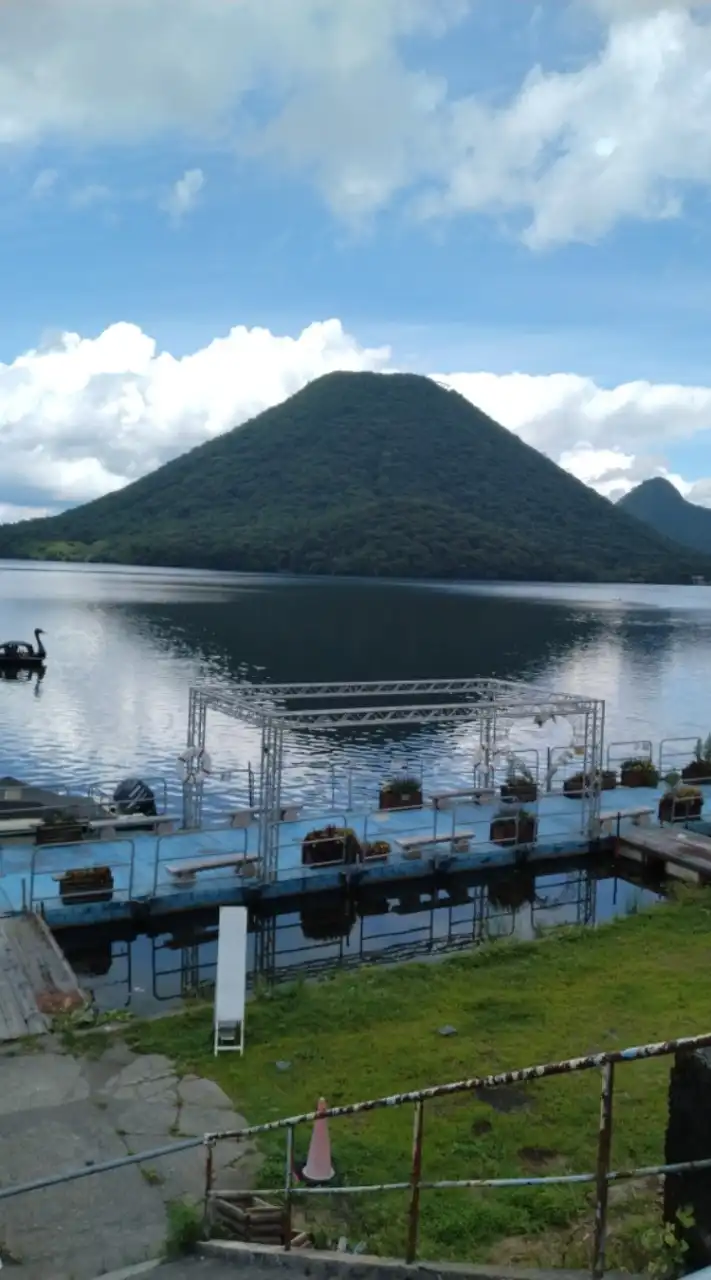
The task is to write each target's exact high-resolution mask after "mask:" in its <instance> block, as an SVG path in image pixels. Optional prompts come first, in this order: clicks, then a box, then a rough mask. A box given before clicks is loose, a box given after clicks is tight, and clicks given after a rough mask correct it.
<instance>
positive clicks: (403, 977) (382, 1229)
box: [127, 893, 711, 1269]
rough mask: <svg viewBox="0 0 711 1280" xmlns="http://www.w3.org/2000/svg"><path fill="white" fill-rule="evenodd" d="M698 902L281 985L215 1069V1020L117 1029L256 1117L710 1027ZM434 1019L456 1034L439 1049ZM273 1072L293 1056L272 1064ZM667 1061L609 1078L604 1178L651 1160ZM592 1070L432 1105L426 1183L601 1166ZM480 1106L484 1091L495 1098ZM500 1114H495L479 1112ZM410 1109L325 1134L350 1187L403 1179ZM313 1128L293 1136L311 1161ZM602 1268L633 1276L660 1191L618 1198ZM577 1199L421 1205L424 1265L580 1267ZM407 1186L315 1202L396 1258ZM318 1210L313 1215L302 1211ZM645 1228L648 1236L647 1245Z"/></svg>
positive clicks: (659, 1131) (702, 909)
mask: <svg viewBox="0 0 711 1280" xmlns="http://www.w3.org/2000/svg"><path fill="white" fill-rule="evenodd" d="M710 960H711V894H708V893H704V894H698V893H696V894H694V895H687V896H685V898H684V899H683V900H679V901H676V902H673V903H670V904H668V905H664V906H656V907H654V908H652V909H650V910H649V911H646V912H642V913H640V914H638V915H635V916H631V917H629V918H627V919H624V920H618V921H615V922H613V923H610V924H606V925H603V926H601V927H600V928H598V929H596V930H592V929H587V930H586V929H565V930H554V931H553V932H551V933H550V934H548V935H547V936H545V937H544V938H542V939H541V940H539V941H536V942H532V943H525V944H522V943H507V942H495V943H493V944H491V945H488V946H485V947H482V948H479V949H477V950H473V951H472V952H471V953H469V954H467V955H462V956H458V957H456V958H455V959H449V960H443V961H441V962H438V963H434V964H408V965H404V966H401V967H398V968H392V969H387V970H383V969H380V968H376V969H365V970H361V971H359V972H358V973H356V974H342V975H339V976H337V977H335V978H333V979H330V980H327V981H322V982H317V983H313V984H308V985H303V986H299V987H290V988H288V989H277V990H275V991H273V992H271V993H269V992H267V993H264V994H261V995H260V996H259V997H258V998H257V999H256V1000H255V1001H254V1002H253V1003H252V1004H250V1006H249V1009H248V1016H247V1049H246V1054H245V1057H244V1060H243V1061H240V1060H239V1059H238V1058H237V1057H236V1055H235V1056H233V1055H223V1056H222V1057H220V1058H219V1059H214V1058H213V1056H212V1051H211V1014H212V1010H211V1007H200V1006H196V1007H195V1008H191V1009H189V1010H188V1011H187V1012H186V1013H185V1014H180V1015H178V1016H174V1017H169V1018H165V1019H162V1020H156V1021H152V1022H146V1023H137V1024H135V1025H133V1026H130V1027H129V1028H127V1038H128V1040H129V1042H130V1043H131V1044H132V1045H133V1046H134V1047H135V1048H137V1049H140V1050H142V1051H145V1052H156V1053H165V1054H168V1055H169V1056H171V1057H172V1058H174V1059H175V1060H176V1061H177V1062H178V1063H179V1065H180V1066H181V1068H182V1069H184V1070H186V1071H187V1070H189V1071H194V1072H196V1073H198V1074H201V1075H204V1076H208V1077H212V1078H213V1079H215V1080H217V1081H218V1082H219V1083H220V1084H221V1085H222V1086H223V1088H224V1089H225V1090H226V1092H227V1093H228V1094H229V1095H230V1096H231V1097H232V1098H233V1099H234V1101H235V1103H236V1104H237V1106H238V1108H239V1110H240V1111H242V1112H243V1113H244V1114H245V1115H246V1116H247V1117H248V1119H249V1120H250V1121H251V1122H253V1123H258V1122H261V1121H265V1120H271V1119H275V1118H277V1117H279V1116H287V1115H293V1114H295V1113H298V1112H300V1111H306V1110H310V1109H312V1108H313V1107H314V1106H315V1103H316V1101H317V1099H318V1097H319V1095H321V1094H323V1095H324V1096H325V1097H326V1099H327V1101H328V1102H329V1103H330V1104H332V1105H336V1104H338V1103H345V1102H352V1101H357V1100H359V1099H362V1098H368V1097H377V1096H381V1095H384V1094H388V1093H391V1092H394V1091H400V1090H404V1089H414V1088H417V1087H421V1086H425V1085H430V1084H435V1083H441V1082H445V1081H448V1080H456V1079H458V1078H461V1077H465V1076H471V1075H475V1074H477V1075H484V1074H487V1073H489V1072H492V1071H498V1070H505V1069H511V1068H517V1067H523V1066H527V1065H532V1064H535V1063H537V1062H545V1061H550V1060H553V1059H556V1058H564V1057H569V1056H573V1055H578V1054H588V1053H593V1052H597V1051H600V1050H604V1049H611V1048H615V1047H621V1046H626V1045H631V1044H639V1043H643V1042H646V1041H650V1040H662V1039H667V1038H670V1037H673V1036H677V1035H693V1034H700V1033H702V1032H707V1031H709V1030H711V1001H710V1000H709V989H708V974H709V962H710ZM446 1024H450V1025H451V1026H453V1027H455V1028H456V1034H455V1035H450V1036H447V1037H443V1036H441V1035H440V1034H438V1029H439V1028H441V1027H443V1026H444V1025H446ZM277 1062H282V1063H283V1062H288V1063H290V1064H291V1065H290V1067H289V1069H288V1070H279V1069H278V1068H277V1066H276V1063H277ZM670 1065H671V1059H669V1058H667V1059H661V1060H658V1061H655V1062H643V1063H638V1064H631V1065H629V1064H624V1065H622V1066H620V1067H618V1068H617V1073H616V1096H615V1128H614V1140H613V1157H612V1159H613V1167H616V1168H620V1167H623V1166H631V1165H642V1164H653V1163H655V1162H660V1161H661V1160H662V1159H663V1145H664V1130H665V1124H666V1090H667V1081H668V1075H669V1068H670ZM599 1088H600V1076H599V1072H595V1071H590V1072H585V1073H581V1074H578V1075H575V1076H568V1077H561V1078H558V1079H551V1080H543V1081H538V1082H536V1083H534V1084H531V1085H528V1086H526V1087H525V1088H524V1087H521V1088H517V1089H510V1090H507V1091H506V1093H505V1095H502V1096H499V1097H493V1098H492V1100H491V1102H485V1101H483V1100H482V1099H478V1098H473V1097H471V1096H468V1095H460V1096H456V1097H453V1098H449V1099H438V1100H434V1101H431V1102H429V1103H427V1105H426V1112H425V1145H424V1162H423V1177H424V1178H426V1179H439V1178H451V1179H457V1178H472V1177H507V1176H520V1175H522V1174H525V1173H533V1174H535V1173H554V1172H584V1171H590V1170H593V1169H594V1167H595V1151H596V1140H597V1127H598V1110H599ZM490 1096H491V1095H490ZM492 1103H493V1105H492ZM412 1118H413V1115H412V1107H402V1108H393V1109H387V1110H383V1111H377V1112H374V1113H370V1114H367V1115H362V1116H358V1117H352V1118H347V1119H343V1120H335V1121H332V1122H331V1126H330V1132H331V1144H332V1150H333V1158H334V1163H335V1165H336V1168H337V1173H338V1176H339V1178H340V1180H341V1181H342V1182H343V1183H351V1184H364V1183H380V1182H388V1181H402V1180H405V1179H406V1178H407V1177H408V1175H409V1166H410V1153H411V1145H412ZM309 1136H310V1134H309V1131H308V1130H305V1129H304V1130H297V1135H296V1152H297V1155H301V1156H302V1157H303V1156H305V1154H306V1149H307V1146H308V1141H309ZM263 1149H264V1153H265V1167H264V1170H263V1174H262V1177H261V1179H260V1183H261V1185H262V1186H280V1185H282V1183H283V1152H284V1137H283V1134H280V1135H277V1136H276V1137H275V1138H272V1137H271V1136H270V1137H269V1139H268V1140H265V1142H264V1146H263ZM613 1191H614V1195H613V1202H614V1203H613V1205H612V1217H613V1232H612V1239H611V1242H610V1250H609V1252H608V1265H609V1266H611V1267H612V1266H618V1267H619V1266H627V1267H629V1268H630V1269H642V1266H643V1264H644V1262H645V1259H646V1256H647V1255H646V1254H645V1250H647V1253H649V1254H650V1255H651V1254H653V1253H654V1251H655V1249H656V1248H657V1247H658V1244H659V1240H658V1236H659V1232H658V1230H657V1229H656V1227H655V1226H654V1224H655V1222H656V1221H657V1220H658V1214H657V1203H656V1201H657V1189H656V1187H655V1186H652V1187H646V1188H642V1189H641V1190H640V1189H635V1187H629V1186H622V1185H621V1186H620V1187H619V1188H614V1189H613ZM590 1195H591V1193H590V1190H589V1188H584V1187H578V1188H575V1187H555V1186H552V1187H538V1188H535V1187H534V1188H518V1189H500V1190H488V1191H484V1192H482V1191H476V1190H471V1191H467V1190H455V1191H448V1192H427V1191H426V1192H423V1194H422V1218H421V1230H420V1249H419V1255H420V1257H422V1258H430V1259H445V1258H458V1259H460V1260H469V1261H486V1260H489V1261H499V1262H504V1261H508V1262H518V1263H529V1264H532V1265H533V1264H538V1263H544V1262H545V1263H549V1264H551V1265H555V1264H567V1265H571V1266H575V1265H584V1262H585V1260H586V1259H585V1255H586V1253H587V1251H588V1248H589V1232H590V1228H591V1225H592V1216H591V1213H590V1208H589V1206H590ZM407 1202H408V1197H407V1194H406V1193H399V1192H394V1193H390V1194H387V1195H381V1196H378V1195H359V1196H353V1197H348V1198H344V1197H339V1198H335V1197H333V1198H330V1199H327V1200H326V1201H324V1199H323V1198H321V1197H318V1198H316V1197H314V1198H312V1200H311V1201H310V1202H309V1210H310V1213H311V1215H312V1217H311V1221H314V1217H313V1215H314V1214H315V1215H316V1220H318V1221H319V1222H320V1223H321V1224H322V1226H324V1227H325V1229H326V1230H327V1231H328V1232H329V1233H330V1235H331V1236H333V1235H334V1234H335V1235H338V1234H339V1233H341V1232H343V1233H344V1234H346V1235H347V1236H348V1239H349V1240H350V1242H351V1243H355V1242H356V1241H358V1240H362V1241H364V1242H365V1243H366V1244H367V1246H368V1248H369V1250H372V1251H373V1252H379V1253H382V1254H386V1255H390V1256H399V1257H401V1256H402V1255H403V1253H404V1245H405V1239H406V1230H407V1225H406V1218H407ZM312 1206H314V1207H312ZM655 1231H656V1236H655Z"/></svg>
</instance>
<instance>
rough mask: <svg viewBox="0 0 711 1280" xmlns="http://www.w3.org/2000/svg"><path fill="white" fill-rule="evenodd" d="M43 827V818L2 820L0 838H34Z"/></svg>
mask: <svg viewBox="0 0 711 1280" xmlns="http://www.w3.org/2000/svg"><path fill="white" fill-rule="evenodd" d="M43 825H44V819H43V818H0V836H33V835H35V834H36V833H37V831H38V829H39V828H40V827H41V826H43Z"/></svg>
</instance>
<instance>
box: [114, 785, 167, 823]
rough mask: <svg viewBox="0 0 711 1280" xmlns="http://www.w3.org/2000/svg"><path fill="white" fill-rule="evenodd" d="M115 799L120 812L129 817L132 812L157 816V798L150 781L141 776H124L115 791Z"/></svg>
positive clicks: (143, 815)
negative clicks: (149, 783) (145, 780)
mask: <svg viewBox="0 0 711 1280" xmlns="http://www.w3.org/2000/svg"><path fill="white" fill-rule="evenodd" d="M113 801H114V804H115V805H116V808H117V810H118V812H119V813H120V814H121V815H122V816H124V817H127V816H128V815H130V814H141V816H142V817H144V818H155V817H156V814H157V810H156V798H155V795H154V794H153V792H152V791H151V789H150V787H149V786H148V783H146V782H141V779H140V778H124V780H123V782H119V784H118V786H117V788H116V790H115V791H114V795H113Z"/></svg>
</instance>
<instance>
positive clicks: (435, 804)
mask: <svg viewBox="0 0 711 1280" xmlns="http://www.w3.org/2000/svg"><path fill="white" fill-rule="evenodd" d="M467 797H468V798H469V799H470V800H473V802H474V804H491V803H492V802H493V801H494V800H495V799H496V792H495V791H494V790H492V788H491V787H462V789H461V790H460V791H440V792H438V793H437V794H436V795H433V796H432V808H433V809H445V808H449V807H450V806H449V805H446V804H444V805H443V804H442V801H443V800H445V801H448V800H464V799H466V798H467Z"/></svg>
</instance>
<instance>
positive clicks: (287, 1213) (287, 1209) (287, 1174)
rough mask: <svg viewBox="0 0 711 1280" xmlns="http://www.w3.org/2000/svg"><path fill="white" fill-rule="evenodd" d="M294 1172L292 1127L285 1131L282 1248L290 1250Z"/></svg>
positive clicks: (291, 1125)
mask: <svg viewBox="0 0 711 1280" xmlns="http://www.w3.org/2000/svg"><path fill="white" fill-rule="evenodd" d="M293 1171H294V1126H293V1124H290V1125H289V1126H288V1127H287V1130H286V1156H285V1162H284V1248H285V1249H286V1250H287V1251H288V1250H289V1249H290V1248H291V1210H292V1203H293V1202H292V1195H291V1188H292V1175H293Z"/></svg>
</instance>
